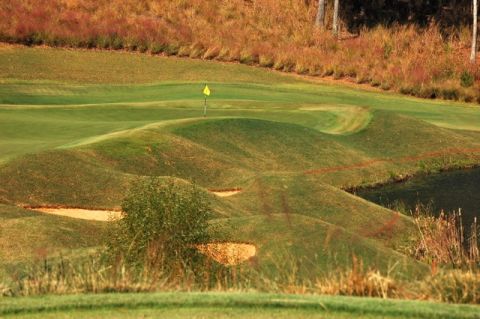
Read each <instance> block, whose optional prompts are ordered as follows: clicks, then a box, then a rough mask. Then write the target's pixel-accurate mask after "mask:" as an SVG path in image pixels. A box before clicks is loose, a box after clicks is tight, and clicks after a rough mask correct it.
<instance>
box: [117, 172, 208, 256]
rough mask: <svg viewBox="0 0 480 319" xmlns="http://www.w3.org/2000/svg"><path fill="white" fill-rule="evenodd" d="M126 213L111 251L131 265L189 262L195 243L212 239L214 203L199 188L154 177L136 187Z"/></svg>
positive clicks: (119, 223)
mask: <svg viewBox="0 0 480 319" xmlns="http://www.w3.org/2000/svg"><path fill="white" fill-rule="evenodd" d="M122 211H123V218H122V219H121V220H119V221H118V222H117V225H116V227H115V230H114V231H113V233H112V237H111V240H110V242H109V248H110V252H111V253H112V254H113V255H114V256H116V257H119V256H120V257H122V258H123V259H124V260H125V261H126V262H127V263H132V264H140V263H150V264H156V263H159V262H164V263H165V262H166V263H170V264H174V263H176V262H184V263H185V262H186V263H189V262H191V261H193V259H194V258H195V257H196V256H197V252H196V250H195V247H194V246H195V244H199V243H205V242H208V241H209V239H210V232H209V219H210V218H211V216H212V212H211V209H210V203H209V201H208V199H207V197H206V196H205V194H204V193H203V192H202V191H201V190H200V189H199V188H198V187H196V186H195V185H189V186H187V185H182V184H180V183H178V182H175V181H174V180H173V179H170V180H168V181H166V182H165V181H164V180H162V179H159V178H150V179H148V180H145V181H142V182H139V183H137V184H135V185H134V186H133V187H132V189H131V190H130V192H129V194H128V195H127V196H126V198H125V199H124V201H123V204H122Z"/></svg>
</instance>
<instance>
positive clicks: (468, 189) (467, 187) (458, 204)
mask: <svg viewBox="0 0 480 319" xmlns="http://www.w3.org/2000/svg"><path fill="white" fill-rule="evenodd" d="M356 195H357V196H360V197H362V198H365V199H367V200H369V201H371V202H374V203H377V204H380V205H382V206H385V207H396V205H398V204H399V203H400V205H405V208H406V210H407V211H410V210H412V211H413V210H414V209H415V206H416V205H417V204H419V203H420V204H422V205H430V207H431V209H432V212H433V213H434V214H436V215H438V214H439V213H440V211H441V210H444V211H445V212H452V211H458V209H459V208H461V209H462V219H463V222H464V223H465V224H468V225H470V224H471V223H472V222H473V219H474V217H475V216H478V217H480V168H474V169H467V170H458V171H450V172H442V173H438V174H434V175H426V176H416V177H413V178H411V179H409V180H408V181H405V182H401V183H394V184H388V185H384V186H381V187H377V188H370V189H360V190H357V191H356Z"/></svg>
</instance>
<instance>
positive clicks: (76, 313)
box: [0, 292, 480, 319]
mask: <svg viewBox="0 0 480 319" xmlns="http://www.w3.org/2000/svg"><path fill="white" fill-rule="evenodd" d="M0 305H1V307H0V316H2V318H86V317H88V318H139V317H141V318H361V319H367V318H368V319H373V318H438V319H441V318H449V319H455V318H465V319H467V318H479V316H480V315H479V307H478V306H465V305H462V306H460V305H447V304H439V303H429V302H416V301H397V300H381V299H369V298H354V297H328V296H305V295H303V296H298V295H273V294H259V293H253V292H251V293H153V294H109V295H76V296H43V297H34V298H13V299H8V298H5V299H0Z"/></svg>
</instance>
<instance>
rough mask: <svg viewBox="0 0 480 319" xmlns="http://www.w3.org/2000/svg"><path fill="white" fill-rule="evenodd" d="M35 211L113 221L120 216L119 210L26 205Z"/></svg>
mask: <svg viewBox="0 0 480 319" xmlns="http://www.w3.org/2000/svg"><path fill="white" fill-rule="evenodd" d="M26 208H28V209H31V210H35V211H37V212H41V213H45V214H52V215H58V216H65V217H70V218H78V219H86V220H96V221H105V222H107V221H114V220H118V219H120V218H122V212H121V211H114V210H95V209H82V208H52V207H26Z"/></svg>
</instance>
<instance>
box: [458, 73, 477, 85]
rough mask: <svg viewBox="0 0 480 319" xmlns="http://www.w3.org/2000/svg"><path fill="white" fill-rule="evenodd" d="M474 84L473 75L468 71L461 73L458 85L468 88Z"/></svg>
mask: <svg viewBox="0 0 480 319" xmlns="http://www.w3.org/2000/svg"><path fill="white" fill-rule="evenodd" d="M474 82H475V78H474V77H473V74H471V73H470V72H468V71H463V72H462V74H461V75H460V85H461V86H463V87H464V88H469V87H471V86H472V85H473V83H474Z"/></svg>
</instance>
